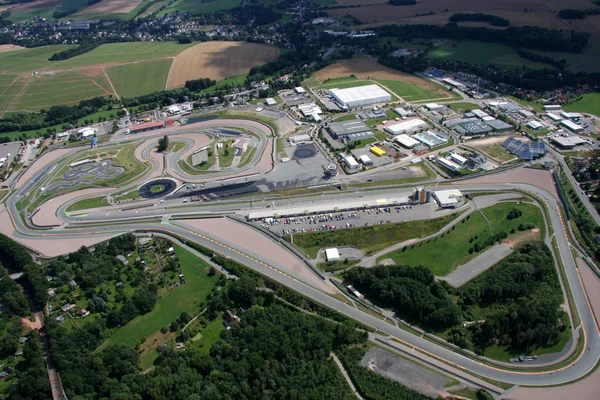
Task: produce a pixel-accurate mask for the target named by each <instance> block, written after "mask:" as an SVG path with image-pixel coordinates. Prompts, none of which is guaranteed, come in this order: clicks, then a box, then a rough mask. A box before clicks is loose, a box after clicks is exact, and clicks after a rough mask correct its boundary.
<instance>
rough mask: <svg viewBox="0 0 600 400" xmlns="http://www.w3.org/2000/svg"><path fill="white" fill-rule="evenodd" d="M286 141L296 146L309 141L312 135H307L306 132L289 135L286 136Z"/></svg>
mask: <svg viewBox="0 0 600 400" xmlns="http://www.w3.org/2000/svg"><path fill="white" fill-rule="evenodd" d="M288 141H289V142H290V144H291V145H292V146H298V145H299V144H304V143H310V142H312V137H311V136H310V135H307V134H304V135H296V136H290V137H289V138H288Z"/></svg>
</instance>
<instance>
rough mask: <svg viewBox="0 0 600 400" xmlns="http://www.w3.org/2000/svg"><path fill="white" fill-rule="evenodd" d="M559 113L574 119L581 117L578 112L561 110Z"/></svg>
mask: <svg viewBox="0 0 600 400" xmlns="http://www.w3.org/2000/svg"><path fill="white" fill-rule="evenodd" d="M560 115H562V117H563V118H566V119H574V120H578V119H580V118H581V117H582V115H581V114H579V113H575V112H566V111H563V112H561V113H560Z"/></svg>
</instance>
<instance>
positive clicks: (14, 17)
mask: <svg viewBox="0 0 600 400" xmlns="http://www.w3.org/2000/svg"><path fill="white" fill-rule="evenodd" d="M60 3H61V0H39V1H32V2H29V3H21V4H18V5H17V6H16V7H12V8H11V10H10V16H9V17H8V18H7V19H8V20H10V21H20V20H23V19H30V18H35V17H37V16H39V17H42V18H52V14H53V13H54V10H55V9H56V7H58V6H59V5H60Z"/></svg>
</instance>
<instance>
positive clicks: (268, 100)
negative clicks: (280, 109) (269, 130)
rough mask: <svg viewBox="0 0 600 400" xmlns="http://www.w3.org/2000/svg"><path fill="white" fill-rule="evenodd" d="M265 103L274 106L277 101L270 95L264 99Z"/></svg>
mask: <svg viewBox="0 0 600 400" xmlns="http://www.w3.org/2000/svg"><path fill="white" fill-rule="evenodd" d="M265 104H266V105H268V106H274V105H276V104H277V102H276V101H275V99H274V98H272V97H268V98H267V99H266V100H265Z"/></svg>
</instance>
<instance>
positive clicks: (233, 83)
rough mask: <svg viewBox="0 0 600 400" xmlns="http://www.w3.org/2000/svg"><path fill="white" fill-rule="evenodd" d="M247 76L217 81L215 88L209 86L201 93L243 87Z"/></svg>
mask: <svg viewBox="0 0 600 400" xmlns="http://www.w3.org/2000/svg"><path fill="white" fill-rule="evenodd" d="M247 76H248V74H241V75H236V76H230V77H229V78H225V79H223V80H220V81H218V82H217V83H216V84H215V86H211V87H209V88H208V89H204V90H203V91H202V93H212V92H216V91H217V90H219V89H223V88H225V87H238V86H244V83H246V77H247ZM259 100H260V101H264V100H263V99H259Z"/></svg>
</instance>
